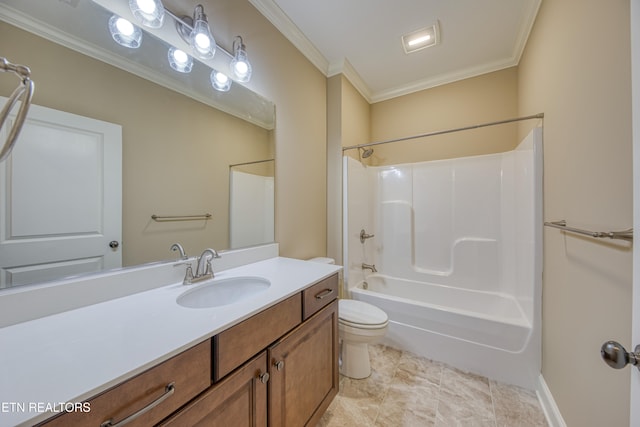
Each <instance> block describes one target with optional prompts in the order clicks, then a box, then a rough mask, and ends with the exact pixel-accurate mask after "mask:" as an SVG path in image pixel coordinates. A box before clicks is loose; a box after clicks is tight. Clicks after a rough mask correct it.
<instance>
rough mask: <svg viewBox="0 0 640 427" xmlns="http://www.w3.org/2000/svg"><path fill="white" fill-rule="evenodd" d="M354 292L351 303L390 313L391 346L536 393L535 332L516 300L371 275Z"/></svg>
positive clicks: (505, 296) (387, 338)
mask: <svg viewBox="0 0 640 427" xmlns="http://www.w3.org/2000/svg"><path fill="white" fill-rule="evenodd" d="M365 283H366V285H365ZM365 288H366V289H365ZM350 291H351V297H352V298H353V299H357V300H361V301H365V302H368V303H371V304H373V305H375V306H377V307H379V308H381V309H382V310H384V311H385V312H386V313H387V315H388V316H389V331H388V333H387V336H386V337H385V343H387V344H388V345H391V346H394V347H398V348H402V349H405V350H409V351H411V352H413V353H416V354H418V355H420V356H424V357H427V358H429V359H432V360H437V361H441V362H444V363H447V364H449V365H452V366H455V367H457V368H460V369H463V370H467V371H471V372H475V373H477V374H480V375H484V376H487V377H489V378H492V379H495V380H498V381H502V382H507V383H510V384H516V385H519V386H521V387H525V388H528V389H533V388H535V386H536V381H537V377H538V374H539V368H538V366H537V363H535V361H536V355H535V353H534V352H535V348H536V346H535V345H531V344H532V342H533V341H535V339H533V328H532V326H531V323H530V322H529V320H528V319H527V317H526V316H525V313H524V312H523V310H522V309H521V307H520V305H519V304H518V301H517V300H516V299H515V298H513V297H512V296H509V295H505V294H500V293H493V292H480V291H473V290H468V289H463V288H455V287H451V286H443V285H438V284H433V283H423V282H416V281H411V280H406V279H400V278H394V277H390V276H385V275H383V274H371V275H369V276H368V277H367V278H366V281H361V282H359V283H358V284H357V285H356V286H355V287H351V288H350ZM538 357H539V355H538Z"/></svg>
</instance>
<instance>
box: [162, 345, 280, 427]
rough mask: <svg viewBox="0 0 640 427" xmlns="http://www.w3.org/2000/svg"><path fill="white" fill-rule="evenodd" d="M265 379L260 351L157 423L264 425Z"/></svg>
mask: <svg viewBox="0 0 640 427" xmlns="http://www.w3.org/2000/svg"><path fill="white" fill-rule="evenodd" d="M268 378H269V376H268V374H267V354H266V352H262V353H261V354H259V355H258V356H256V357H255V358H254V359H252V360H251V361H249V362H247V363H246V364H245V365H244V366H242V367H241V368H240V369H238V370H237V371H236V372H234V373H233V374H231V375H229V376H228V377H227V378H225V379H224V380H223V381H220V382H219V383H216V384H215V385H213V386H212V387H210V388H209V390H207V391H205V392H204V393H203V394H201V395H200V396H199V397H198V398H196V399H195V400H193V401H192V402H191V403H189V404H188V405H187V406H186V407H185V408H183V409H182V410H181V411H180V412H178V413H176V414H175V415H173V416H172V417H171V418H169V419H167V420H165V421H164V422H163V423H162V424H160V425H161V426H171V427H183V426H194V427H195V426H202V427H205V426H206V427H214V426H222V427H245V426H246V427H266V426H267V384H266V382H267V380H268Z"/></svg>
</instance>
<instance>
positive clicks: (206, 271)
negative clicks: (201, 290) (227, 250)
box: [204, 256, 220, 277]
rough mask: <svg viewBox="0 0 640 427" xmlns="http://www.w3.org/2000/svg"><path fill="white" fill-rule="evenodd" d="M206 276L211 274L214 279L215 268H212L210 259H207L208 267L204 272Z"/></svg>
mask: <svg viewBox="0 0 640 427" xmlns="http://www.w3.org/2000/svg"><path fill="white" fill-rule="evenodd" d="M218 258H220V257H219V256H218ZM204 274H205V275H207V274H210V275H211V277H213V268H212V267H211V260H210V259H207V266H206V268H205V270H204Z"/></svg>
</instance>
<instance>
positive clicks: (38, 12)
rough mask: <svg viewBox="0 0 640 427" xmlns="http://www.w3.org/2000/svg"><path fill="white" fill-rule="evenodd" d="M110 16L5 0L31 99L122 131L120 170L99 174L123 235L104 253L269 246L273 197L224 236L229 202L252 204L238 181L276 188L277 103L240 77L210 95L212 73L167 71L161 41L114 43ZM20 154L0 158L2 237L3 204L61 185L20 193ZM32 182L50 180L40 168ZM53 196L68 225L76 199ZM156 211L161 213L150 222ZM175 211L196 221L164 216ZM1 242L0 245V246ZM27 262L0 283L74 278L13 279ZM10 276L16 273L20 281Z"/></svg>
mask: <svg viewBox="0 0 640 427" xmlns="http://www.w3.org/2000/svg"><path fill="white" fill-rule="evenodd" d="M179 12H182V11H179ZM110 15H111V13H110V12H108V11H107V10H105V9H103V8H102V7H100V6H98V5H97V4H96V3H94V2H93V1H91V0H52V1H42V0H3V1H2V3H0V57H6V58H7V59H8V60H10V61H11V62H14V63H18V64H24V65H27V66H29V67H30V68H31V71H32V77H33V80H34V81H35V84H36V91H35V95H34V98H33V104H34V105H37V106H42V107H46V108H47V109H49V110H51V111H54V112H64V113H69V114H72V115H77V116H79V117H83V118H89V119H94V120H98V121H102V122H106V123H110V124H115V125H117V126H119V127H120V129H121V144H122V145H121V150H122V155H121V167H120V170H105V171H103V172H104V173H105V175H107V176H108V175H109V174H114V175H119V176H120V177H121V189H122V194H121V199H120V203H121V207H116V209H120V211H121V231H122V234H121V238H120V241H119V242H118V243H119V244H118V245H117V247H116V248H114V249H112V250H113V251H115V252H119V255H120V256H121V265H122V266H123V267H128V266H134V265H139V264H143V263H148V262H153V261H159V260H168V259H176V258H177V254H176V253H172V252H170V250H169V248H170V246H171V244H172V243H173V242H180V243H181V244H182V245H183V246H184V248H185V250H186V251H187V253H188V255H198V254H200V253H201V252H202V250H203V249H205V248H207V247H212V248H215V249H217V250H224V249H230V248H235V246H243V247H244V246H250V245H257V244H264V243H269V242H270V241H272V240H273V201H272V200H271V201H269V200H264V199H263V198H262V197H260V198H259V199H260V209H259V210H260V212H263V216H264V218H261V221H262V223H263V225H262V226H261V227H258V230H257V232H256V233H255V235H248V234H247V233H244V234H243V235H242V236H241V237H239V236H232V231H231V226H230V224H233V223H234V221H235V223H236V224H237V223H238V221H240V220H239V219H236V220H234V219H233V218H231V217H230V212H232V211H233V207H232V206H231V202H230V200H235V201H236V202H237V201H240V200H241V201H242V203H250V202H251V200H252V197H246V195H244V194H243V191H244V190H243V187H242V185H244V184H243V183H244V182H245V181H246V182H252V183H251V184H247V185H248V186H249V187H250V190H249V191H254V192H255V191H256V188H257V187H256V186H261V185H262V186H266V188H268V187H269V185H271V186H273V169H274V164H275V161H274V160H273V159H274V154H275V153H274V141H273V129H274V125H275V106H274V105H273V103H271V102H270V101H269V100H267V99H265V98H263V97H262V96H260V95H258V94H256V93H254V92H252V91H251V90H249V89H248V88H247V87H244V86H242V85H240V84H236V82H234V84H233V85H232V87H231V90H230V91H229V92H224V93H223V92H216V91H215V90H214V89H213V88H212V87H211V85H210V82H209V72H210V71H211V70H210V69H209V68H207V67H205V66H204V65H202V64H199V63H197V62H196V63H195V65H194V68H193V71H192V73H190V74H180V73H177V72H175V71H174V70H172V69H171V68H170V67H169V64H168V61H167V46H166V44H165V43H164V42H163V41H161V40H159V39H157V38H155V37H153V36H151V35H149V34H147V33H145V34H144V39H143V43H142V45H141V46H140V48H138V49H127V48H124V47H121V46H119V45H117V44H115V43H114V42H113V40H112V39H111V36H110V34H109V32H108V27H107V21H108V19H109V17H110ZM214 35H215V34H214ZM254 72H256V71H255V70H254ZM16 83H17V81H16V80H15V78H12V77H11V76H9V75H8V73H0V96H5V97H6V96H9V95H10V93H11V91H12V90H13V89H14V88H15V86H16ZM34 114H35V113H34ZM0 136H2V135H0ZM28 137H29V135H28V132H27V136H26V137H25V138H28ZM21 138H22V136H21ZM47 138H48V137H47ZM47 138H45V139H47ZM20 142H21V141H20V140H19V141H18V144H17V146H19V145H20ZM16 151H18V148H16V149H15V150H14V154H12V156H15V157H16V159H12V158H11V157H10V158H9V159H7V160H6V161H5V164H4V165H0V167H1V169H2V170H1V171H0V172H2V176H0V200H2V201H3V202H2V205H3V209H4V210H3V211H2V212H0V223H1V224H0V226H1V227H2V232H1V233H0V237H1V238H3V239H4V238H6V237H7V235H10V234H11V227H12V226H14V227H15V221H14V220H15V217H17V216H18V214H16V213H12V212H13V211H11V210H7V203H8V200H9V201H11V200H12V197H14V199H15V200H26V202H25V203H26V204H28V203H29V202H30V201H33V199H34V198H35V197H38V200H40V199H43V198H44V197H42V195H43V194H44V195H46V196H51V193H52V192H55V191H58V190H56V189H55V188H54V189H49V190H45V189H44V188H46V187H45V186H41V185H39V184H38V181H35V182H34V183H32V184H31V187H30V188H32V189H37V190H38V191H26V194H24V193H21V194H20V195H19V196H17V193H16V188H15V187H16V186H15V185H14V182H13V181H16V179H15V177H13V176H12V175H11V168H12V167H14V166H15V168H16V169H17V168H19V167H22V168H24V167H25V166H19V165H21V164H22V163H21V162H19V161H18V158H17V157H18V156H19V155H20V154H19V153H20V152H19V151H18V153H16ZM22 155H23V156H25V158H26V155H24V154H22ZM32 157H33V156H31V157H29V158H30V159H31V158H32ZM59 157H60V156H59ZM49 158H51V157H49ZM47 159H48V158H47V157H46V156H43V159H42V160H41V161H43V162H45V163H49V166H51V165H55V168H56V169H57V170H58V171H61V170H64V169H65V163H64V158H63V159H58V160H57V161H59V162H62V163H53V159H52V158H51V159H52V160H51V162H48V160H47ZM23 163H25V164H28V162H23ZM17 165H18V166H17ZM243 165H253V166H243ZM256 165H257V166H256ZM29 167H34V168H35V166H29ZM40 169H42V168H39V170H40ZM88 169H91V168H88ZM237 172H242V173H237ZM23 174H24V175H29V176H33V175H31V174H29V173H24V171H23ZM246 174H253V175H256V176H258V177H259V178H258V179H257V181H256V180H250V179H249V180H243V179H240V178H236V179H235V181H234V182H232V179H233V178H232V177H233V176H237V177H245V175H246ZM269 177H271V179H269ZM37 179H39V180H40V181H39V182H45V181H47V179H46V175H44V176H43V177H40V178H37ZM256 182H258V184H256ZM269 183H270V184H269ZM27 188H29V187H28V186H27ZM269 191H270V192H269ZM269 191H267V193H266V194H267V196H265V197H268V195H269V194H270V195H271V197H272V194H273V188H271V190H269ZM12 192H13V193H12ZM232 192H233V193H234V194H233V196H232V194H231V193H232ZM39 193H41V194H39ZM59 194H60V197H55V196H52V197H48V199H49V201H48V202H47V203H50V206H49V207H50V210H51V211H56V212H58V213H59V214H60V216H66V217H67V218H68V219H69V221H68V222H71V223H73V222H77V221H75V215H77V212H76V209H75V208H74V203H75V202H78V201H79V200H80V201H81V200H82V199H83V197H84V196H83V195H82V194H79V195H77V196H76V195H74V194H71V193H70V192H69V191H67V192H64V191H62V190H61V192H60V193H59ZM30 198H31V200H29V199H30ZM15 200H14V202H15ZM42 203H44V202H42ZM116 204H117V203H116ZM242 206H246V205H242ZM23 209H25V208H24V207H23ZM244 209H245V208H243V209H241V211H244ZM26 210H27V211H29V208H26ZM39 210H40V209H39ZM41 210H44V209H41ZM236 210H237V209H236ZM256 211H258V210H257V209H256ZM31 213H33V212H31ZM207 214H208V216H206V215H207ZM12 215H13V216H14V218H13V219H12V218H11V216H12ZM37 215H41V216H40V217H38V216H34V218H35V219H33V222H34V223H38V224H41V223H42V224H44V223H45V222H46V221H44V220H38V218H45V217H46V216H47V212H46V211H42V212H38V213H37ZM97 215H102V213H98V214H97ZM153 215H155V216H159V217H161V220H159V221H158V220H156V219H153V218H152V216H153ZM183 216H185V217H191V216H195V217H196V218H188V219H186V220H178V221H175V220H171V219H172V218H173V217H183ZM162 217H165V218H166V217H169V220H162ZM242 220H244V221H246V218H244V219H242ZM12 221H14V224H13V225H12ZM43 227H44V226H43ZM243 231H247V229H246V227H244V228H243ZM37 233H38V232H36V233H35V234H37ZM54 234H55V233H54ZM45 237H46V236H45ZM58 237H60V236H58ZM107 238H109V236H107ZM114 239H115V238H114ZM18 240H19V239H18ZM23 240H28V239H23ZM31 240H37V239H31ZM233 242H238V243H237V244H234V243H233ZM4 243H5V242H3V241H1V240H0V246H1V245H3V244H4ZM12 243H16V242H12ZM17 243H20V242H17ZM10 246H12V245H5V247H4V248H0V258H5V259H7V258H9V257H13V254H11V253H10V252H7V251H8V250H10V249H8V247H10ZM13 246H17V244H16V245H13ZM57 247H58V246H56V245H55V244H53V245H51V244H49V246H48V247H46V246H45V247H44V248H43V249H42V250H40V249H38V250H33V251H32V252H34V253H35V252H36V251H37V252H39V253H44V254H46V253H53V252H56V251H57V249H56V248H57ZM3 251H4V252H3ZM47 251H49V252H47ZM78 257H79V258H82V256H80V255H79V256H78ZM52 263H55V262H53V261H52ZM27 264H28V263H27ZM80 264H82V263H80ZM1 267H2V266H0V268H1ZM28 267H29V266H28V265H26V264H25V265H24V266H14V267H12V271H9V272H7V271H2V282H0V288H7V287H11V286H15V285H21V284H29V283H37V282H43V281H47V280H52V279H54V278H57V277H56V273H55V271H59V272H60V271H62V272H64V273H63V274H59V273H58V275H59V276H60V275H62V276H65V275H69V272H71V273H72V274H73V273H75V270H74V269H73V268H70V269H69V268H67V267H64V268H53V269H51V270H54V273H53V276H52V277H48V276H46V274H45V273H44V270H46V269H43V270H42V271H36V272H31V273H29V274H26V273H25V274H20V272H24V271H25V269H27V270H28ZM101 268H105V265H104V263H102V262H101V261H97V262H93V263H90V267H89V268H87V267H86V266H79V267H77V272H78V273H85V272H95V271H97V270H100V269H101ZM12 277H13V280H14V283H13V284H12V279H11V278H12ZM18 277H22V279H19V280H16V278H18Z"/></svg>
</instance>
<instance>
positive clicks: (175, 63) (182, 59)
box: [167, 47, 193, 74]
mask: <svg viewBox="0 0 640 427" xmlns="http://www.w3.org/2000/svg"><path fill="white" fill-rule="evenodd" d="M167 56H168V57H169V65H171V68H173V69H174V70H176V71H178V72H180V73H185V74H186V73H190V72H191V69H192V68H193V58H191V57H190V56H189V55H188V54H187V53H186V52H185V51H183V50H180V49H177V48H175V47H172V48H170V49H169V53H168V55H167Z"/></svg>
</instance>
